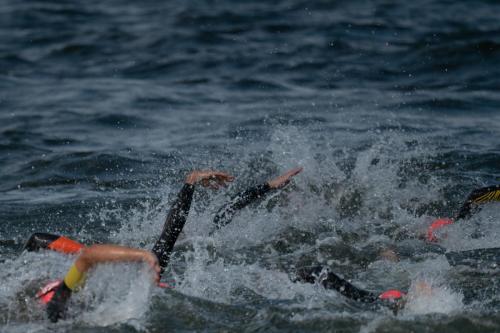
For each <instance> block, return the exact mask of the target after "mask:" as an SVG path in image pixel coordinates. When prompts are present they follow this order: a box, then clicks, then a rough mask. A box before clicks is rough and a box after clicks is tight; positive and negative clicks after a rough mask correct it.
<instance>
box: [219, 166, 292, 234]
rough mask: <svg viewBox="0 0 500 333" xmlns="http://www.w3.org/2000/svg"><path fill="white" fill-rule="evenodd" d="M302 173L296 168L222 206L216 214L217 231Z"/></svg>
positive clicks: (237, 196)
mask: <svg viewBox="0 0 500 333" xmlns="http://www.w3.org/2000/svg"><path fill="white" fill-rule="evenodd" d="M301 171H302V168H294V169H292V170H289V171H287V172H286V173H284V174H283V175H281V176H279V177H276V178H274V179H272V180H270V181H268V182H266V183H264V184H261V185H257V186H255V187H251V188H249V189H248V190H246V191H244V192H241V193H239V194H237V195H236V196H235V197H233V198H232V199H231V201H229V202H228V203H227V204H225V205H224V206H222V207H221V208H220V209H219V210H218V211H217V214H215V217H214V224H215V226H216V228H217V229H220V228H222V227H223V226H225V225H227V224H229V223H230V222H231V220H232V219H233V217H234V215H236V213H237V212H238V211H239V210H241V209H243V208H244V207H246V206H247V205H249V204H250V203H252V202H254V201H255V200H257V199H259V198H262V197H263V196H264V195H265V194H266V193H268V192H269V191H271V190H275V189H279V188H282V187H284V186H285V185H286V184H288V183H289V182H290V180H291V178H292V177H293V176H295V175H297V174H298V173H300V172H301Z"/></svg>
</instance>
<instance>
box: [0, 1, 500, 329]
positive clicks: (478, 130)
mask: <svg viewBox="0 0 500 333" xmlns="http://www.w3.org/2000/svg"><path fill="white" fill-rule="evenodd" d="M499 87H500V4H499V3H498V2H497V1H487V0H483V1H446V0H433V1H430V0H429V1H413V2H408V1H404V2H403V1H400V2H395V1H383V0H378V1H326V0H324V1H301V0H289V1H279V0H278V1H150V0H145V1H140V2H132V1H130V2H129V1H118V0H114V1H95V0H91V1H72V2H68V1H54V0H43V1H14V0H2V1H1V2H0V262H1V264H0V265H1V273H0V276H1V284H2V285H1V286H0V325H1V329H0V330H1V331H2V332H4V331H5V332H26V331H31V332H45V331H49V330H57V331H71V332H100V331H113V332H135V331H147V332H165V331H168V330H174V331H183V332H185V331H213V332H216V331H217V332H220V331H228V332H229V331H252V332H257V331H263V332H264V331H265V332H278V331H280V332H290V331H316V332H317V331H324V332H330V331H338V332H358V331H359V332H407V331H410V330H413V331H440V332H497V331H498V330H500V316H499V311H500V298H499V296H498V292H499V290H500V286H499V285H498V271H494V270H493V271H491V270H479V271H478V270H472V271H471V270H467V269H460V268H456V267H450V266H449V265H448V264H447V263H446V260H445V259H444V257H443V256H442V255H439V254H435V253H429V252H427V251H426V250H425V245H423V244H422V243H421V242H420V243H419V241H410V240H408V239H404V238H401V237H397V235H398V234H400V233H405V234H408V233H410V234H414V235H416V234H418V232H419V231H422V230H423V229H424V228H425V226H426V225H428V224H429V222H430V221H431V220H432V218H433V217H436V216H450V215H451V214H452V213H453V212H454V211H455V210H456V209H458V207H459V206H460V204H461V202H462V201H463V199H464V197H465V196H466V195H467V193H468V192H470V191H471V190H472V189H474V188H477V187H481V186H484V185H489V184H498V183H499V182H500V141H499V134H500V113H499V108H500V94H499ZM296 165H301V166H303V167H304V168H305V171H304V172H303V173H302V174H301V175H300V176H299V177H297V179H296V181H295V182H294V184H292V185H291V186H290V187H289V188H288V189H286V190H285V191H284V192H282V193H278V194H275V195H273V196H272V197H270V198H267V199H266V200H264V202H262V203H260V204H258V205H254V206H252V207H250V209H248V210H245V211H243V212H242V214H240V215H239V216H238V217H237V218H236V219H235V221H234V222H233V223H232V224H231V225H230V226H228V227H227V228H225V229H223V230H221V231H220V232H218V233H214V234H213V235H212V236H208V233H209V232H210V231H211V230H212V226H211V217H212V216H213V214H214V212H215V211H216V209H217V208H218V206H220V205H221V204H222V203H223V202H224V201H225V200H227V198H228V197H230V196H231V195H232V194H234V193H236V192H237V191H238V190H241V189H243V188H245V187H246V186H249V185H252V184H256V183H259V182H263V181H265V180H267V179H270V178H271V177H273V176H275V175H277V174H279V173H280V172H283V171H284V170H286V169H288V168H291V167H293V166H296ZM196 168H217V169H222V170H226V171H228V172H230V173H232V174H234V175H235V176H236V177H237V180H236V182H235V183H234V184H233V185H232V186H231V187H230V188H229V189H228V190H226V191H222V192H218V193H212V192H210V191H208V190H204V189H200V190H199V191H198V192H197V194H196V197H195V203H194V205H193V208H192V211H191V216H190V219H189V221H188V224H187V226H186V228H185V232H184V235H183V236H182V238H181V239H180V241H179V244H178V247H177V249H176V256H175V258H174V260H173V262H172V271H170V272H169V273H168V274H167V277H166V280H168V281H174V282H175V284H176V288H175V289H173V290H157V289H156V288H153V287H152V286H151V283H150V282H149V279H148V278H147V277H148V273H147V272H146V271H145V269H144V268H142V267H139V266H134V265H116V266H104V267H100V268H98V269H97V270H96V271H95V272H94V273H92V274H91V276H90V277H89V281H87V284H86V287H85V289H84V290H83V291H82V292H80V293H79V294H78V295H77V296H76V297H75V298H74V300H72V303H71V304H70V316H69V318H68V319H67V320H65V321H62V322H61V323H59V324H57V325H55V326H54V325H51V324H49V323H48V322H47V320H46V319H45V318H44V312H43V309H41V308H40V307H39V306H38V305H37V304H34V302H33V301H32V300H31V298H30V297H29V295H28V296H26V295H27V294H29V292H30V290H36V285H39V284H40V283H42V281H44V280H47V279H53V278H58V277H60V276H61V275H63V274H64V272H65V270H66V269H67V267H68V266H69V264H70V263H71V260H72V258H66V257H64V256H61V255H59V254H56V253H39V254H32V253H24V254H21V248H22V245H23V243H24V241H25V240H26V239H27V237H28V236H29V235H30V234H31V233H32V232H34V231H45V232H53V233H61V234H64V235H67V236H69V237H72V238H74V239H77V240H80V241H83V242H85V243H87V244H91V243H94V242H112V243H119V244H124V245H129V246H138V247H144V248H150V247H151V245H152V244H153V242H154V241H155V237H157V235H158V233H159V230H161V226H162V223H163V218H164V216H165V213H166V211H167V210H168V206H169V204H170V203H171V202H172V200H173V198H174V196H175V193H176V192H177V191H178V190H179V188H180V186H181V184H182V181H183V178H184V176H185V175H186V173H187V172H188V171H189V170H192V169H196ZM499 216H500V213H499V208H498V207H497V206H495V205H492V206H491V207H490V206H488V207H486V208H485V209H484V210H483V211H482V212H481V213H480V214H479V215H477V216H475V217H474V219H473V223H472V222H471V224H469V225H460V226H455V228H454V229H452V230H451V229H450V230H451V231H450V235H449V236H450V237H449V239H448V241H447V242H445V245H446V246H447V247H448V248H451V249H468V248H475V247H491V246H498V245H499V243H498V236H500V235H499V233H500V232H499V228H498V217H499ZM472 226H473V227H472ZM478 235H479V236H478ZM385 246H396V247H397V246H399V247H403V248H404V247H406V248H408V249H409V250H408V253H409V254H408V253H407V256H406V257H404V258H403V259H402V260H401V261H400V262H398V263H390V262H386V261H384V260H381V259H380V258H379V257H377V255H376V253H377V249H380V248H383V247H385ZM374 249H375V250H374ZM415 254H417V255H415ZM303 257H310V258H312V260H313V261H315V262H322V263H326V264H328V265H329V266H331V267H333V268H334V270H335V271H336V272H338V273H339V274H341V275H343V276H345V277H346V278H349V279H352V281H353V282H354V283H356V284H357V285H359V286H361V287H364V288H367V289H370V290H384V289H388V288H394V287H397V288H403V289H408V288H410V290H412V288H414V285H415V284H416V281H419V280H422V279H424V280H425V281H427V282H428V283H430V284H432V285H433V286H434V287H435V289H436V291H435V292H434V294H432V295H430V296H429V295H427V296H421V297H417V296H415V297H414V299H412V300H411V301H410V304H409V305H408V306H407V309H406V310H405V311H404V312H403V313H402V314H401V315H400V316H398V317H395V316H393V315H392V314H391V313H389V312H387V311H385V310H381V309H378V310H373V309H367V308H365V307H362V306H360V305H358V304H355V303H353V302H350V301H348V300H346V299H344V298H343V297H341V296H340V295H338V294H337V293H335V292H332V291H328V292H325V291H324V290H323V289H322V288H321V287H319V286H314V285H303V284H300V283H293V282H292V281H291V279H290V277H289V273H290V271H291V270H292V269H293V267H294V265H295V263H296V262H297V261H299V260H300V259H301V258H303ZM30 286H31V287H30ZM27 290H28V291H27Z"/></svg>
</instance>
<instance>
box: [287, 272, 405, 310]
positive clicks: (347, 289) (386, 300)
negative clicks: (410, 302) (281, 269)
mask: <svg viewBox="0 0 500 333" xmlns="http://www.w3.org/2000/svg"><path fill="white" fill-rule="evenodd" d="M296 278H297V281H301V282H307V283H316V282H319V283H320V284H321V285H322V286H323V287H325V289H333V290H336V291H337V292H339V293H340V294H341V295H343V296H345V297H348V298H350V299H352V300H355V301H358V302H363V303H377V304H381V305H384V306H388V307H389V308H391V309H392V310H393V311H395V312H397V310H399V308H401V307H402V306H403V305H404V296H405V294H404V293H402V292H400V291H399V290H387V291H385V292H383V293H381V294H379V295H377V294H375V293H372V292H370V291H367V290H363V289H361V288H358V287H356V286H354V285H353V284H352V283H350V282H349V281H347V280H345V279H342V278H341V277H339V276H338V275H337V274H335V273H333V272H331V271H330V270H329V269H325V268H324V267H322V266H313V267H304V268H301V269H299V270H298V271H297V276H296Z"/></svg>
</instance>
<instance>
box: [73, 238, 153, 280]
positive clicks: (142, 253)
mask: <svg viewBox="0 0 500 333" xmlns="http://www.w3.org/2000/svg"><path fill="white" fill-rule="evenodd" d="M136 261H137V262H138V261H143V262H145V263H147V264H148V265H149V266H150V267H151V268H152V270H153V271H154V272H155V280H156V281H158V280H159V273H160V266H159V264H158V259H157V258H156V256H155V255H154V254H153V253H152V252H150V251H146V250H142V249H134V248H130V247H125V246H120V245H111V244H100V245H92V246H89V247H86V248H84V249H83V250H82V252H81V254H80V255H79V256H78V258H77V259H76V261H75V263H74V265H75V267H76V269H78V271H79V272H80V273H81V274H84V273H86V272H87V271H88V270H89V269H91V268H92V267H94V266H95V265H97V264H101V263H111V262H136Z"/></svg>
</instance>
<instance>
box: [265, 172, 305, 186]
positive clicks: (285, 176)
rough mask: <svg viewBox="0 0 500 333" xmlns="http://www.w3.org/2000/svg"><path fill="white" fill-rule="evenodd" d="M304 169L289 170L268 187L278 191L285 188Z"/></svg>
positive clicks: (270, 182) (272, 181)
mask: <svg viewBox="0 0 500 333" xmlns="http://www.w3.org/2000/svg"><path fill="white" fill-rule="evenodd" d="M302 170H303V168H301V167H298V168H293V169H291V170H288V171H287V172H285V173H284V174H282V175H281V176H278V177H276V178H274V179H272V180H270V181H268V182H267V185H269V187H270V188H272V189H278V188H282V187H284V186H285V185H286V184H288V183H289V182H290V180H292V177H293V176H295V175H298V174H299V173H301V172H302Z"/></svg>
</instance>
